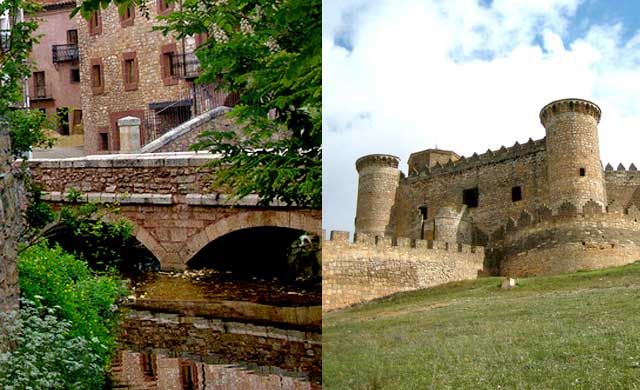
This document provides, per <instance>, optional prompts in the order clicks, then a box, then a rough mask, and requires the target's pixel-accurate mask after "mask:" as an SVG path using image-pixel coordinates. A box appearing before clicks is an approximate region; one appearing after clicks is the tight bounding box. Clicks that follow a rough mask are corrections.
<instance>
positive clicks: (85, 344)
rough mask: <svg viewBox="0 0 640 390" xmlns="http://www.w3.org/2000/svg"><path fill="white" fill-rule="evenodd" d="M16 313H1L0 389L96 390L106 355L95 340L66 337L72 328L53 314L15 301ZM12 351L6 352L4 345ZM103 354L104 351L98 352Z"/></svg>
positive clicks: (105, 348) (31, 303)
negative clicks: (16, 303)
mask: <svg viewBox="0 0 640 390" xmlns="http://www.w3.org/2000/svg"><path fill="white" fill-rule="evenodd" d="M19 314H20V315H18V313H17V312H15V311H14V312H12V313H8V314H5V313H1V314H0V323H2V324H4V326H3V328H2V329H1V331H0V346H2V347H5V348H4V349H3V348H0V386H1V387H2V388H3V389H5V390H11V389H99V388H102V384H103V383H104V380H105V373H104V364H103V356H101V354H99V353H97V352H96V351H97V350H102V351H106V350H107V347H106V346H104V345H101V344H100V342H99V341H98V339H97V338H92V339H89V340H88V339H87V338H85V337H81V336H78V337H69V332H70V329H71V328H72V327H73V325H72V324H71V323H70V322H69V321H65V320H60V319H59V318H58V316H57V314H59V309H57V308H45V307H43V306H42V305H39V304H36V303H34V302H31V301H28V300H22V301H21V309H20V313H19ZM8 345H13V346H15V348H12V349H8V348H6V346H8ZM103 355H104V352H103Z"/></svg>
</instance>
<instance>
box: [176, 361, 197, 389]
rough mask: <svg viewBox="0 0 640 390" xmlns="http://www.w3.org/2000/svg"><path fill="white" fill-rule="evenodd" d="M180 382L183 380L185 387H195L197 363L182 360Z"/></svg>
mask: <svg viewBox="0 0 640 390" xmlns="http://www.w3.org/2000/svg"><path fill="white" fill-rule="evenodd" d="M180 382H182V388H183V389H195V388H196V387H195V386H196V384H197V382H198V381H197V380H196V371H195V365H193V364H191V363H189V362H180Z"/></svg>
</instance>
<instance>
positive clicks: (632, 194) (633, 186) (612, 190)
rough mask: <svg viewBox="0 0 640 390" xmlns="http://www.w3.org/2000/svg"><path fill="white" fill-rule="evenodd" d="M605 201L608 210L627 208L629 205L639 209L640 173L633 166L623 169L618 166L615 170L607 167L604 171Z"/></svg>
mask: <svg viewBox="0 0 640 390" xmlns="http://www.w3.org/2000/svg"><path fill="white" fill-rule="evenodd" d="M604 179H605V186H606V189H607V199H608V203H609V208H610V209H620V208H624V209H626V208H628V207H630V206H631V205H636V206H637V207H640V172H638V170H637V169H636V168H635V166H633V165H632V166H631V167H629V170H626V169H624V167H623V166H622V165H618V168H617V169H616V170H614V169H613V167H612V166H610V165H607V168H606V169H605V171H604Z"/></svg>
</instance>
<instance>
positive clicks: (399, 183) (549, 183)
mask: <svg viewBox="0 0 640 390" xmlns="http://www.w3.org/2000/svg"><path fill="white" fill-rule="evenodd" d="M600 115H601V112H600V108H599V107H598V106H597V105H596V104H594V103H592V102H589V101H586V100H582V99H564V100H558V101H554V102H551V103H549V104H548V105H546V106H545V107H543V108H542V110H541V111H540V121H541V123H542V125H543V126H544V128H545V130H546V137H545V138H543V139H540V140H536V141H534V140H531V139H530V140H529V142H527V143H525V144H523V145H520V144H518V143H516V144H515V145H514V146H512V147H510V148H505V147H502V148H500V149H499V150H495V151H491V150H488V151H487V152H486V153H483V154H480V155H478V154H475V153H474V154H473V155H472V156H471V157H467V158H465V157H459V156H458V155H457V154H456V153H454V152H450V151H444V150H434V149H428V150H424V151H421V152H417V153H413V154H412V155H411V156H410V157H409V162H408V166H409V173H408V175H407V176H404V175H403V174H402V173H400V171H399V170H398V168H397V167H398V163H399V159H398V158H396V157H393V156H388V155H369V156H365V157H362V158H360V159H359V160H358V161H357V163H356V167H357V169H358V172H359V175H360V181H359V191H358V209H357V217H356V233H368V234H373V235H380V236H394V237H406V238H410V239H428V240H444V241H451V242H453V241H458V242H462V243H466V244H471V245H481V246H485V247H486V249H487V259H486V260H490V261H486V262H485V263H486V265H487V266H488V269H487V271H491V272H500V273H501V274H509V275H516V276H517V275H537V274H549V273H558V272H570V271H575V270H578V269H590V268H597V267H601V266H606V265H613V264H624V263H627V262H629V261H635V260H640V246H639V245H640V229H639V228H638V226H637V221H636V219H637V215H636V214H637V210H638V208H639V207H640V174H638V172H637V170H636V167H635V166H633V165H632V166H631V167H629V170H628V171H627V170H624V167H622V166H619V167H618V170H616V171H614V170H613V168H612V167H610V166H608V167H607V168H606V169H604V168H603V166H602V164H601V162H600V150H599V145H598V126H597V125H598V123H599V121H600ZM372 206H373V207H372ZM552 233H553V234H552ZM621 237H624V238H621ZM558 254H562V256H557V255H558Z"/></svg>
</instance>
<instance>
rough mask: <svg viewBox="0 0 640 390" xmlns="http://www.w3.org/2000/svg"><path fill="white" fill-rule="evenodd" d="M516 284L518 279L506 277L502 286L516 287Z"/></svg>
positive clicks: (506, 287)
mask: <svg viewBox="0 0 640 390" xmlns="http://www.w3.org/2000/svg"><path fill="white" fill-rule="evenodd" d="M515 286H516V280H515V279H514V278H505V279H504V280H503V281H502V288H505V289H508V288H514V287H515Z"/></svg>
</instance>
